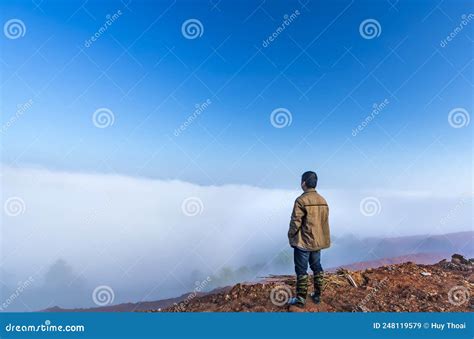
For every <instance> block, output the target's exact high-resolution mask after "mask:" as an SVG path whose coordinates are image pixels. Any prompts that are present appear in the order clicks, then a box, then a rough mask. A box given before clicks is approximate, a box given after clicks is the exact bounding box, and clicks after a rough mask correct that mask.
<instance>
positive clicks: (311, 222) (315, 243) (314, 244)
mask: <svg viewBox="0 0 474 339" xmlns="http://www.w3.org/2000/svg"><path fill="white" fill-rule="evenodd" d="M288 239H289V240H290V245H291V247H297V248H299V249H302V250H306V251H317V250H320V249H323V248H328V247H329V246H331V240H330V234H329V207H328V203H327V202H326V200H325V199H324V198H323V197H322V196H321V195H319V193H318V192H316V190H315V189H312V190H308V191H306V192H304V193H303V194H301V195H300V196H299V197H298V198H297V199H296V201H295V205H294V207H293V213H292V214H291V221H290V229H289V230H288Z"/></svg>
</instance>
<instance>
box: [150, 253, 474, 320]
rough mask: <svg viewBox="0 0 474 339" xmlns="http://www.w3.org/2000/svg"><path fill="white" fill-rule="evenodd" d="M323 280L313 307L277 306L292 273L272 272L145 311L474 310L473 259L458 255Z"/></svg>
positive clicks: (287, 291)
mask: <svg viewBox="0 0 474 339" xmlns="http://www.w3.org/2000/svg"><path fill="white" fill-rule="evenodd" d="M348 276H350V277H352V280H353V281H354V282H355V284H356V285H357V287H355V286H353V285H352V284H351V283H350V279H349V278H348ZM311 278H312V277H311ZM325 281H326V283H325V288H324V291H323V296H322V302H321V303H320V304H318V305H315V304H314V303H313V302H312V301H311V299H310V298H309V297H308V300H307V303H306V306H305V308H303V309H300V308H297V307H288V306H287V305H286V304H283V305H281V304H282V303H283V302H284V301H285V299H286V298H287V297H288V295H289V294H290V293H291V294H292V295H294V292H295V291H294V286H295V278H294V276H272V277H269V278H267V279H265V280H264V281H262V282H260V283H254V284H237V285H235V286H233V287H232V288H231V289H230V290H223V291H221V292H219V293H214V294H208V295H205V296H196V297H194V298H187V299H185V300H183V301H181V302H180V303H178V304H174V305H173V306H168V307H166V308H164V309H155V310H149V311H148V312H160V311H161V312H288V311H290V312H352V311H355V312H472V310H473V309H474V302H473V298H472V296H473V295H474V275H473V260H472V259H470V260H466V259H464V258H463V257H461V256H456V255H455V256H453V258H452V259H451V261H450V262H449V261H445V260H443V261H441V262H439V263H437V264H434V265H419V264H414V263H411V262H406V263H402V264H395V265H387V266H382V267H379V268H369V269H366V270H362V271H348V270H339V271H337V272H336V273H327V274H325ZM450 290H451V293H450ZM278 291H280V292H281V293H276V292H278ZM311 291H312V288H311V287H310V292H311ZM272 299H273V301H272ZM280 305H281V306H280Z"/></svg>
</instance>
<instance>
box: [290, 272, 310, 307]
mask: <svg viewBox="0 0 474 339" xmlns="http://www.w3.org/2000/svg"><path fill="white" fill-rule="evenodd" d="M307 295H308V275H307V274H305V275H298V276H296V297H294V298H291V299H290V301H289V302H288V303H289V304H290V305H294V306H298V307H304V305H305V304H306V296H307Z"/></svg>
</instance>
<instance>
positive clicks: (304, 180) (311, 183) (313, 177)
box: [301, 171, 318, 191]
mask: <svg viewBox="0 0 474 339" xmlns="http://www.w3.org/2000/svg"><path fill="white" fill-rule="evenodd" d="M317 185H318V175H317V174H316V173H315V172H313V171H308V172H304V173H303V175H302V176H301V188H302V189H303V191H306V190H308V189H311V188H316V186H317Z"/></svg>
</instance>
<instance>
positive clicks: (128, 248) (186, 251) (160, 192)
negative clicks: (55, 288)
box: [2, 167, 472, 300]
mask: <svg viewBox="0 0 474 339" xmlns="http://www.w3.org/2000/svg"><path fill="white" fill-rule="evenodd" d="M295 184H296V185H297V183H295ZM296 185H295V186H296ZM2 191H3V200H2V204H3V202H4V201H5V200H6V199H7V198H8V197H10V196H18V197H21V198H22V199H23V200H24V202H25V205H26V209H25V213H24V214H22V215H19V216H14V217H12V216H8V215H6V214H5V213H3V217H2V219H3V223H2V224H3V229H2V238H3V258H2V266H3V268H4V269H5V270H7V271H8V272H10V273H13V274H15V275H18V277H24V276H26V277H28V276H29V275H31V274H33V273H34V274H38V275H39V274H41V273H42V272H44V271H45V270H46V269H47V268H48V267H49V266H50V265H51V263H52V262H54V261H55V260H56V259H57V258H62V259H65V260H66V262H67V263H68V264H70V265H71V266H72V267H73V268H74V270H75V271H76V272H78V273H80V274H81V276H82V277H83V278H85V279H86V280H87V281H88V282H89V283H91V284H97V285H99V284H110V285H118V287H117V288H124V289H125V288H126V289H136V290H140V293H139V294H138V293H137V295H136V296H135V299H137V298H142V297H144V296H145V295H146V293H144V291H145V290H146V289H143V288H141V287H142V286H156V285H157V283H158V286H171V285H173V284H174V285H175V286H177V287H176V288H177V289H182V290H183V291H185V290H186V288H187V287H186V286H180V284H181V282H183V285H186V281H187V279H188V277H189V275H190V274H191V272H192V271H193V270H195V269H199V270H200V271H202V272H206V273H207V274H211V273H213V272H214V271H215V270H217V269H219V268H220V267H223V266H230V267H239V266H241V265H251V264H254V263H265V262H267V261H268V260H271V259H272V258H273V257H274V256H275V255H276V254H278V253H279V251H280V250H282V249H284V248H286V246H287V239H286V232H287V228H288V221H289V216H290V213H291V208H292V205H293V201H294V199H295V198H296V196H297V195H298V194H300V192H299V191H297V190H281V189H263V188H257V187H252V186H240V185H226V186H219V187H217V186H199V185H195V184H191V183H187V182H181V181H163V180H151V179H145V178H133V177H126V176H119V175H107V174H82V173H66V172H54V171H48V170H44V169H29V168H11V167H4V168H3V188H2ZM321 193H322V194H323V195H324V196H325V197H326V199H327V200H328V202H329V205H330V221H331V228H332V234H333V235H334V236H335V237H337V236H342V235H345V234H354V235H356V236H358V237H366V236H399V235H408V234H426V233H448V232H455V231H461V230H467V229H469V228H470V222H471V221H470V220H471V219H470V210H471V208H470V206H472V205H470V204H471V203H469V204H467V205H466V206H465V208H462V209H457V210H456V213H451V214H454V216H451V217H450V218H449V220H448V222H445V223H444V224H441V223H440V220H441V219H442V218H443V217H445V216H446V215H448V214H449V212H450V210H452V209H453V208H455V207H456V205H457V201H458V200H460V197H446V198H442V197H434V196H432V195H430V194H428V193H426V192H421V193H420V192H417V193H416V194H413V192H406V194H405V193H404V192H383V191H378V192H354V191H347V192H345V191H341V190H327V191H324V192H321ZM366 196H378V197H379V199H380V203H381V206H382V210H381V212H380V214H378V215H375V216H373V217H367V216H364V215H363V214H362V213H360V210H359V204H360V201H361V200H362V199H363V198H364V197H366ZM189 197H197V198H198V199H200V201H201V202H202V210H200V211H199V213H197V215H195V216H188V215H186V214H185V213H183V211H182V203H183V201H184V200H185V199H186V198H189ZM470 197H472V195H470ZM471 202H472V200H471ZM198 208H201V207H200V206H198ZM188 214H189V213H188ZM192 214H193V213H192ZM348 260H349V259H348ZM289 270H290V271H291V265H290V267H289ZM159 283H162V285H159ZM160 293H161V294H164V295H166V291H163V289H161V288H160V287H158V289H157V291H151V295H158V294H160ZM144 294H145V295H144ZM117 298H118V300H120V295H119V294H118V295H117Z"/></svg>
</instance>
